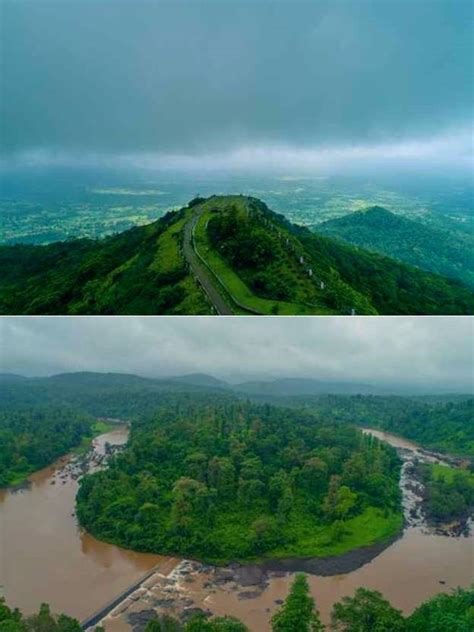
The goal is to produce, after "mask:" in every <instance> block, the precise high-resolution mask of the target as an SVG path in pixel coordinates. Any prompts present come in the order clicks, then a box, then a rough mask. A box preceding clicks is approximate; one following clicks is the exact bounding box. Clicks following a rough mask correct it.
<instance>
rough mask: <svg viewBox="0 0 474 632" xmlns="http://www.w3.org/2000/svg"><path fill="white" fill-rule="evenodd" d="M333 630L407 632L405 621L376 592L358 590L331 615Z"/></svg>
mask: <svg viewBox="0 0 474 632" xmlns="http://www.w3.org/2000/svg"><path fill="white" fill-rule="evenodd" d="M331 621H332V628H333V629H334V630H338V631H344V632H369V631H370V632H406V624H405V620H404V618H403V616H402V613H401V612H400V611H399V610H396V609H395V608H393V606H391V605H390V603H389V602H388V601H386V600H385V599H384V598H383V596H382V594H381V593H379V592H378V591H376V590H367V589H366V588H358V589H357V590H356V593H355V595H354V597H343V599H342V601H340V602H339V603H336V604H335V605H334V608H333V610H332V613H331Z"/></svg>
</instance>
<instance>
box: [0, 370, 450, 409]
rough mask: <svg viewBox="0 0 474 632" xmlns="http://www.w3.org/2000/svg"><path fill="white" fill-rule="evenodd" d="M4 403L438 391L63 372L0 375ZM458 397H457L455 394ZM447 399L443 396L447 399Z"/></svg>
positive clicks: (398, 386)
mask: <svg viewBox="0 0 474 632" xmlns="http://www.w3.org/2000/svg"><path fill="white" fill-rule="evenodd" d="M0 385H1V386H2V391H1V392H0V402H2V401H5V399H8V397H9V395H11V394H14V396H15V397H16V396H17V395H18V396H19V399H21V398H22V397H24V398H25V400H26V401H27V400H28V398H29V397H30V396H31V397H33V399H35V397H36V395H37V394H39V393H47V394H48V395H49V396H51V397H52V398H56V397H57V398H59V399H60V398H61V397H63V396H66V397H67V398H68V399H70V398H71V397H72V398H73V399H74V398H75V397H79V396H80V398H81V399H82V398H83V397H84V398H87V397H88V396H90V397H91V398H93V397H95V396H96V395H97V393H101V394H106V395H107V396H109V395H112V394H113V393H115V392H116V391H117V392H118V391H120V393H121V394H122V395H125V394H127V393H128V395H137V394H140V393H144V392H147V393H149V394H157V395H159V394H160V393H165V392H185V393H203V392H210V391H211V392H212V391H215V392H219V393H221V394H222V393H227V394H229V395H235V396H238V397H250V398H257V399H263V400H265V399H270V400H274V399H281V400H283V399H285V398H305V397H317V396H319V395H389V394H399V395H415V394H417V395H423V394H426V395H429V396H430V397H432V396H433V393H434V392H439V389H435V388H433V387H432V386H426V387H416V386H413V385H411V384H408V385H404V384H392V385H379V384H363V383H357V382H350V381H329V380H319V379H312V378H295V377H287V378H276V379H268V380H251V381H244V382H240V383H237V384H231V383H229V382H227V381H225V380H221V379H218V378H215V377H214V376H212V375H208V374H206V373H191V374H186V375H178V376H172V377H163V378H149V377H141V376H138V375H133V374H127V373H96V372H92V371H81V372H74V373H59V374H56V375H52V376H50V377H25V376H22V375H16V374H12V373H0ZM455 396H456V395H455ZM443 397H444V395H443Z"/></svg>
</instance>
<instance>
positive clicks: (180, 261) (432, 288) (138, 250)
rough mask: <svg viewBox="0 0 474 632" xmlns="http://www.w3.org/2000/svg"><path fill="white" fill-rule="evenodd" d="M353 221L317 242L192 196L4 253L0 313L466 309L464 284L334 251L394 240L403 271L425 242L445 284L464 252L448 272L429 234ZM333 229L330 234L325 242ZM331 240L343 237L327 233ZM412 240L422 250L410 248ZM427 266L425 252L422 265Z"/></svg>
mask: <svg viewBox="0 0 474 632" xmlns="http://www.w3.org/2000/svg"><path fill="white" fill-rule="evenodd" d="M355 215H356V217H355V218H354V216H351V217H348V218H346V219H345V220H344V218H343V220H344V221H342V220H337V221H339V222H341V224H338V226H339V228H338V229H337V230H336V227H335V226H336V225H335V224H331V223H327V224H322V225H321V226H320V227H319V228H318V231H320V232H325V235H324V236H323V235H322V234H314V233H312V232H311V231H310V230H308V229H307V228H304V227H301V226H296V225H294V224H291V223H290V222H289V221H287V220H286V219H285V218H284V217H283V216H282V215H278V214H276V213H274V212H272V211H271V210H270V209H268V207H267V206H266V205H265V204H264V203H263V202H261V201H260V200H258V199H256V198H250V197H246V196H211V197H209V198H207V199H205V198H196V199H194V200H192V201H191V202H190V203H189V205H188V206H187V207H185V208H183V209H181V210H180V211H176V212H172V213H168V214H167V215H166V216H165V217H163V218H161V219H159V220H158V221H156V222H154V223H152V224H149V225H147V226H141V227H136V228H132V229H130V230H128V231H125V232H123V233H120V234H118V235H115V236H112V237H107V238H105V239H102V240H91V239H79V240H72V241H65V242H57V243H53V244H49V245H46V246H29V245H14V246H2V247H0V268H1V270H2V274H1V276H0V313H3V314H211V313H223V314H281V315H283V314H286V315H288V314H306V315H310V314H314V315H329V314H342V315H344V314H345V315H349V314H357V315H376V314H394V315H395V314H414V315H416V314H433V315H434V314H470V313H472V312H473V311H474V292H473V291H472V290H471V289H470V288H469V287H467V286H466V285H464V284H463V283H462V282H460V281H457V280H451V279H447V278H444V277H442V276H439V275H437V274H433V273H431V272H426V271H424V270H421V269H419V268H418V267H415V266H413V265H407V264H406V263H401V262H400V261H397V260H395V259H392V258H389V257H387V256H382V255H380V254H377V253H375V252H370V251H369V250H367V249H363V248H361V247H354V246H352V245H348V244H345V243H342V242H341V238H342V237H341V234H342V232H344V231H342V228H340V227H341V226H343V225H344V222H354V223H355V224H357V226H358V225H359V223H360V225H361V228H360V231H359V232H360V234H361V235H366V237H360V240H361V241H364V240H365V241H364V243H365V242H367V243H366V244H365V245H366V247H367V248H369V247H370V248H372V249H376V246H377V243H379V242H380V240H381V237H380V235H382V234H383V233H384V231H385V233H386V239H385V241H386V242H387V243H390V242H391V240H392V238H391V235H392V231H393V234H394V235H396V236H394V237H393V240H392V241H394V242H397V243H394V244H392V249H393V256H397V257H398V258H400V259H403V257H405V258H406V259H407V260H408V258H409V255H410V253H411V251H412V250H413V249H414V250H415V251H416V253H417V255H416V257H414V258H413V257H411V259H410V263H415V264H416V265H417V266H418V265H420V266H421V263H423V261H422V260H423V259H427V258H428V255H429V253H428V250H429V247H430V244H431V246H432V252H433V253H436V252H440V251H441V250H442V251H443V252H444V253H445V254H444V255H443V256H444V258H443V259H442V258H441V256H439V257H438V258H439V261H440V262H441V261H443V262H445V263H444V264H443V266H441V267H442V269H443V271H444V273H445V274H448V273H449V274H451V273H452V274H453V276H455V275H454V272H453V270H454V268H455V267H456V265H458V266H460V267H461V268H462V269H463V270H464V272H463V274H464V276H465V275H466V270H467V269H468V261H467V259H466V260H465V258H464V254H463V252H462V253H460V254H459V257H458V260H457V261H458V263H457V264H456V246H455V245H454V246H453V247H451V248H449V247H448V244H447V243H445V244H444V246H442V245H440V244H441V243H442V240H441V239H440V238H439V237H438V236H437V233H436V232H434V231H433V229H429V228H427V227H425V226H421V225H418V224H416V223H414V222H409V220H401V221H399V220H400V218H397V217H396V216H392V214H390V213H388V211H385V210H383V209H375V210H374V209H372V210H371V211H369V212H367V213H366V214H355ZM406 222H409V223H408V224H406ZM412 224H413V226H412ZM362 226H363V227H364V228H363V229H362ZM371 226H372V228H371ZM384 227H385V228H384ZM351 230H352V231H353V232H357V231H354V229H349V228H348V229H347V231H346V232H345V234H346V235H347V234H350V233H351ZM331 231H333V233H334V234H331V237H328V236H327V235H328V234H329V233H331ZM338 231H339V232H340V233H341V234H337V235H336V234H335V233H336V232H338ZM371 231H372V232H373V238H372V241H371V240H370V239H369V237H370V234H371ZM415 234H416V235H418V236H417V237H416V238H415V237H414V235H415ZM334 237H337V238H336V239H334ZM369 242H370V243H369ZM415 242H416V243H420V244H421V246H420V247H417V248H415V246H414V244H415ZM384 243H385V242H384ZM382 245H383V244H382ZM378 247H379V249H380V250H381V251H383V248H382V246H380V245H379V246H378ZM397 248H398V250H397ZM436 248H437V249H438V250H436ZM386 249H388V246H386ZM461 250H462V249H461ZM404 253H405V254H404ZM436 257H437V255H436V254H432V256H431V259H435V258H436ZM446 262H448V263H449V262H450V264H449V265H450V266H451V267H449V266H448V268H449V269H447V268H446V265H447V263H446ZM440 265H441V263H440ZM425 267H426V266H425ZM432 267H433V266H432ZM458 276H459V275H458ZM466 278H467V277H466Z"/></svg>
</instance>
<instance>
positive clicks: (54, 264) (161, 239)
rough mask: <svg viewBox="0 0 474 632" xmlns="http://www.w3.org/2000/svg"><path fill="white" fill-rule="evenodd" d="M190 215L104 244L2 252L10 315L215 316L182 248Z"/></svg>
mask: <svg viewBox="0 0 474 632" xmlns="http://www.w3.org/2000/svg"><path fill="white" fill-rule="evenodd" d="M184 221H185V210H182V211H180V212H177V213H169V214H168V215H166V216H165V217H163V218H161V219H159V220H158V221H156V222H154V223H152V224H149V225H148V226H142V227H138V228H132V229H130V230H127V231H125V232H123V233H120V234H118V235H115V236H112V237H107V238H105V239H102V240H97V241H94V240H92V239H80V240H71V241H64V242H57V243H53V244H49V245H47V246H26V245H15V246H0V267H1V269H2V279H1V281H0V312H1V313H4V314H9V313H10V314H11V313H14V314H209V313H210V308H209V304H208V303H207V301H206V299H205V296H204V294H203V293H202V291H201V290H200V289H199V288H198V287H197V286H196V284H195V282H194V280H193V279H192V277H191V276H190V275H189V273H188V271H187V269H186V266H185V263H184V260H183V259H182V257H181V255H180V252H179V247H180V232H181V230H182V227H183V224H184Z"/></svg>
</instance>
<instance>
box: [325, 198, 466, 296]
mask: <svg viewBox="0 0 474 632" xmlns="http://www.w3.org/2000/svg"><path fill="white" fill-rule="evenodd" d="M313 230H314V231H315V232H316V233H318V234H321V235H326V236H327V237H335V238H338V239H342V240H344V241H345V242H348V243H350V244H354V245H355V246H361V247H362V248H366V249H367V250H373V251H375V252H379V253H381V254H385V255H388V256H389V257H393V258H395V259H399V260H400V261H403V262H405V263H409V264H410V265H413V266H417V267H418V268H422V269H423V270H428V271H430V272H435V273H437V274H441V275H443V276H446V277H449V278H453V279H459V280H461V281H463V282H464V283H466V284H467V285H470V286H471V287H473V286H474V240H473V239H472V237H470V236H469V235H467V234H465V235H462V236H460V235H459V234H456V235H455V236H454V235H452V234H450V233H449V232H444V231H441V230H437V229H436V228H432V227H431V226H425V225H423V224H420V223H419V222H416V221H413V220H411V219H407V218H405V217H400V216H399V215H395V214H394V213H391V212H390V211H387V210H386V209H384V208H381V207H380V206H373V207H371V208H368V209H366V210H364V211H357V212H355V213H350V214H349V215H345V216H344V217H340V218H338V219H334V220H330V221H328V222H324V223H323V224H318V225H316V226H314V227H313Z"/></svg>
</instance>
